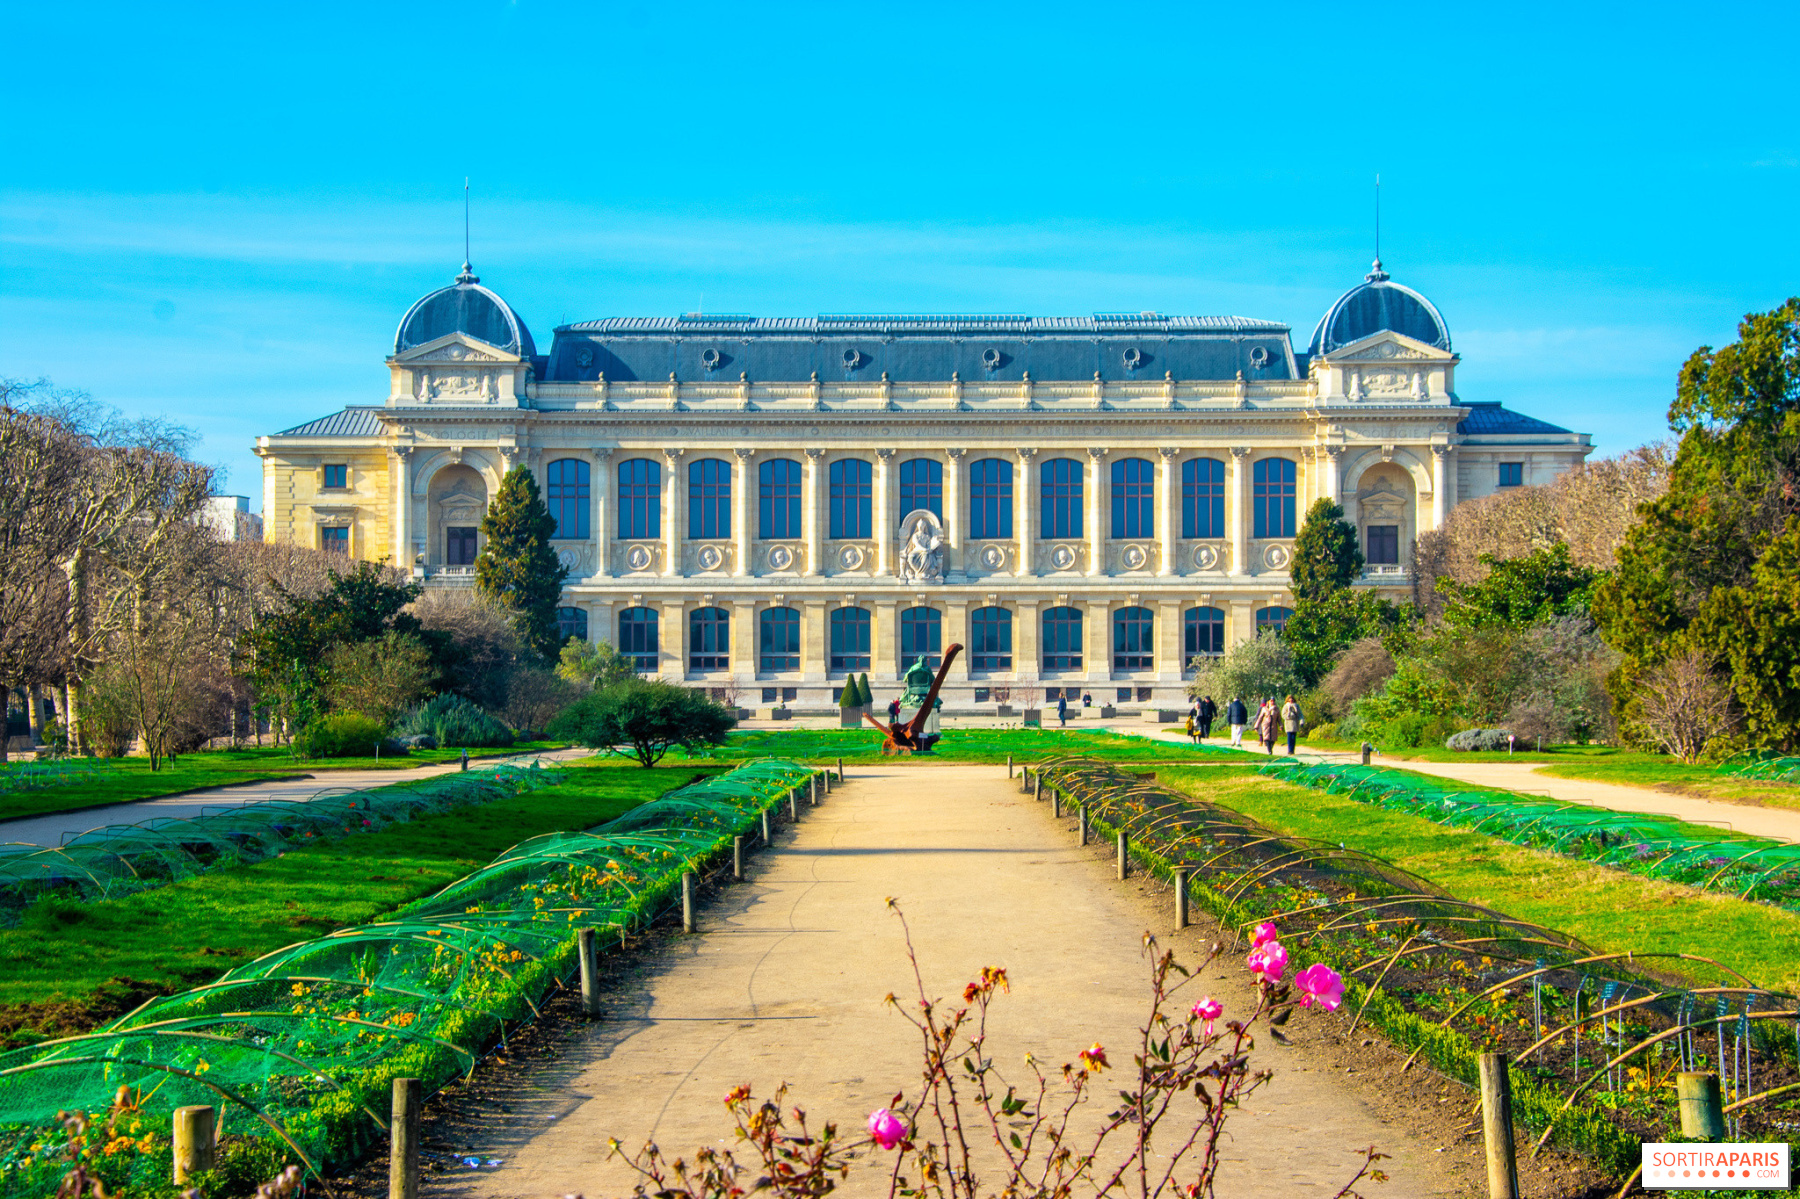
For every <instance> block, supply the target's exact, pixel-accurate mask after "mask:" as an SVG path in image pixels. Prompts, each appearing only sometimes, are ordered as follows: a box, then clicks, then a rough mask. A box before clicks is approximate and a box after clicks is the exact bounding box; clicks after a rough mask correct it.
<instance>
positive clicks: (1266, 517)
mask: <svg viewBox="0 0 1800 1199" xmlns="http://www.w3.org/2000/svg"><path fill="white" fill-rule="evenodd" d="M1250 482H1251V511H1252V512H1254V513H1255V514H1256V521H1255V524H1256V529H1255V532H1254V533H1252V534H1251V536H1253V537H1292V536H1293V535H1294V463H1293V461H1292V460H1291V459H1288V458H1264V459H1262V460H1261V461H1259V462H1258V463H1257V464H1256V465H1255V467H1254V468H1252V471H1251V475H1250Z"/></svg>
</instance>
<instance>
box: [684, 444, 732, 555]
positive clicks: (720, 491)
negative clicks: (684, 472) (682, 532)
mask: <svg viewBox="0 0 1800 1199" xmlns="http://www.w3.org/2000/svg"><path fill="white" fill-rule="evenodd" d="M688 536H689V537H692V538H694V539H696V540H702V541H703V540H706V539H708V538H720V537H729V536H731V464H730V463H729V462H726V461H724V460H723V459H720V458H702V459H701V460H700V461H698V462H696V463H694V464H693V465H692V466H690V467H688Z"/></svg>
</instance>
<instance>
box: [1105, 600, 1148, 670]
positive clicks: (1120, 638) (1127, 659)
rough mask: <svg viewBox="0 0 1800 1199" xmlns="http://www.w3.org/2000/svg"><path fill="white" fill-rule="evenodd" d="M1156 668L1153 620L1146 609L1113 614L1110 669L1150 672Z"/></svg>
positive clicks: (1121, 611)
mask: <svg viewBox="0 0 1800 1199" xmlns="http://www.w3.org/2000/svg"><path fill="white" fill-rule="evenodd" d="M1155 665H1156V618H1155V617H1154V616H1152V615H1151V614H1150V609H1148V608H1120V609H1119V610H1118V611H1117V612H1114V613H1113V669H1114V670H1150V669H1152V668H1153V667H1154V666H1155Z"/></svg>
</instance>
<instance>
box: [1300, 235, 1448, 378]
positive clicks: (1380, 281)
mask: <svg viewBox="0 0 1800 1199" xmlns="http://www.w3.org/2000/svg"><path fill="white" fill-rule="evenodd" d="M1383 330H1387V331H1389V332H1392V333H1398V334H1400V335H1401V336H1402V337H1410V338H1412V339H1413V340H1414V341H1422V342H1424V343H1425V344H1426V345H1428V346H1435V347H1437V348H1438V349H1440V350H1445V351H1448V350H1449V349H1450V326H1448V325H1446V324H1445V323H1444V317H1443V314H1442V313H1440V312H1438V310H1437V308H1436V307H1435V306H1434V305H1433V304H1432V302H1431V301H1430V300H1427V299H1426V298H1425V297H1424V296H1422V295H1420V294H1419V293H1418V292H1416V291H1414V290H1413V289H1412V288H1410V287H1403V286H1401V285H1400V284H1398V283H1395V282H1393V281H1392V280H1391V279H1389V278H1388V274H1387V272H1386V271H1384V270H1382V269H1381V259H1379V258H1377V259H1376V260H1375V268H1374V269H1373V270H1371V271H1370V272H1369V273H1368V274H1367V275H1365V276H1364V277H1363V282H1362V284H1361V285H1360V286H1357V287H1353V288H1351V289H1350V290H1349V291H1347V292H1345V293H1344V294H1343V295H1341V296H1339V297H1338V301H1337V303H1335V304H1333V305H1332V306H1331V309H1330V310H1329V311H1328V312H1326V313H1325V318H1324V319H1323V320H1321V321H1320V322H1319V327H1318V328H1317V329H1314V330H1313V337H1312V345H1311V347H1310V352H1311V353H1313V354H1329V353H1331V352H1332V351H1333V350H1338V349H1342V348H1343V347H1344V346H1347V345H1350V344H1351V343H1353V342H1358V341H1361V340H1362V339H1363V338H1365V337H1367V336H1369V335H1370V334H1371V333H1380V332H1382V331H1383Z"/></svg>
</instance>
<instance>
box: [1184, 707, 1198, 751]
mask: <svg viewBox="0 0 1800 1199" xmlns="http://www.w3.org/2000/svg"><path fill="white" fill-rule="evenodd" d="M1186 731H1187V739H1188V744H1190V745H1198V744H1200V739H1199V738H1198V737H1196V736H1194V733H1195V732H1196V731H1197V730H1196V729H1195V727H1194V714H1193V713H1192V712H1189V713H1188V714H1187V730H1186Z"/></svg>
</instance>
